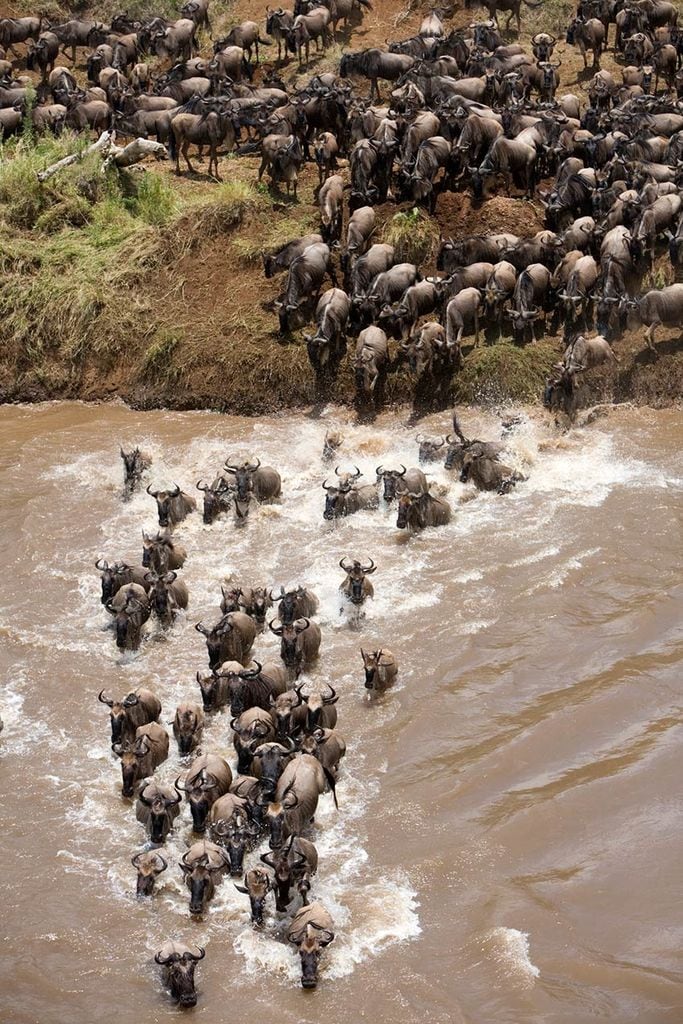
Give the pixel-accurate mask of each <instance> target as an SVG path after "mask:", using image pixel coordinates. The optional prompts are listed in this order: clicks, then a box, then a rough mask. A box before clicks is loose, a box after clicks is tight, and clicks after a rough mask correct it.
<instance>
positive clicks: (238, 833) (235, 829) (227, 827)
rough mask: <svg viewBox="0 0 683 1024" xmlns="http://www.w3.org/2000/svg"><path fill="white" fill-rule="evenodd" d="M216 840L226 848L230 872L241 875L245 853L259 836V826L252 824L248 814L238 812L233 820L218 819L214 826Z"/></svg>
mask: <svg viewBox="0 0 683 1024" xmlns="http://www.w3.org/2000/svg"><path fill="white" fill-rule="evenodd" d="M213 834H214V836H215V841H216V842H217V843H219V844H220V845H221V846H222V847H223V849H224V850H225V852H226V854H227V856H228V859H229V861H230V874H231V875H240V874H241V873H242V870H243V865H244V855H245V853H246V852H247V849H248V848H249V846H250V844H251V843H252V842H253V841H254V839H256V837H257V836H258V828H257V827H256V826H255V825H251V824H250V823H249V821H248V820H247V818H246V816H245V815H244V814H241V813H237V814H236V815H235V817H234V818H233V819H232V820H231V821H217V822H216V823H215V825H214V826H213Z"/></svg>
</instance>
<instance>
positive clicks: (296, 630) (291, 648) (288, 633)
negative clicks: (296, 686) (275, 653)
mask: <svg viewBox="0 0 683 1024" xmlns="http://www.w3.org/2000/svg"><path fill="white" fill-rule="evenodd" d="M273 622H274V620H271V621H270V622H269V623H268V625H269V626H270V628H271V630H272V631H273V633H275V635H276V636H279V637H280V657H281V658H282V660H283V662H284V663H285V666H286V667H287V668H288V669H292V670H293V671H295V672H296V673H297V674H298V673H299V672H300V671H301V665H302V663H303V658H304V650H303V645H302V644H301V643H300V641H299V637H300V635H301V634H302V633H303V632H304V630H306V629H308V627H309V626H310V624H311V620H310V619H297V620H296V622H290V623H289V624H284V623H283V624H282V625H281V626H274V625H273Z"/></svg>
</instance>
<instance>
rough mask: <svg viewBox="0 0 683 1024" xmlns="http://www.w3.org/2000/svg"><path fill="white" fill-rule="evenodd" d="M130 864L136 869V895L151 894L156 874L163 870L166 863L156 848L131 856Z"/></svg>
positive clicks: (166, 865)
mask: <svg viewBox="0 0 683 1024" xmlns="http://www.w3.org/2000/svg"><path fill="white" fill-rule="evenodd" d="M131 864H132V865H133V867H134V868H135V869H136V870H137V873H138V878H137V884H136V893H137V895H138V896H151V895H152V893H153V891H154V884H155V882H156V880H157V876H158V875H160V874H161V872H162V871H165V870H166V868H167V867H168V864H167V863H166V861H165V860H164V858H163V857H162V856H161V854H160V853H157V852H156V850H149V851H148V852H146V853H136V854H135V856H134V857H132V858H131Z"/></svg>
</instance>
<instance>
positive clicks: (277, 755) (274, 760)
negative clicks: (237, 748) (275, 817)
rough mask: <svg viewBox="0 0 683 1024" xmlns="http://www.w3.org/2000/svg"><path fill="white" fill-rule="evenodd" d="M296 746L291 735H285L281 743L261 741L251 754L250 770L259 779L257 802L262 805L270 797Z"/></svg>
mask: <svg viewBox="0 0 683 1024" xmlns="http://www.w3.org/2000/svg"><path fill="white" fill-rule="evenodd" d="M296 750H297V747H296V743H295V741H294V740H293V739H292V737H291V736H286V737H285V738H284V739H283V741H282V742H281V743H278V742H273V741H271V742H268V743H261V744H259V746H257V747H256V749H255V750H254V751H253V754H252V765H251V770H252V771H253V773H254V775H256V776H257V777H258V778H259V780H260V787H261V788H260V793H259V797H258V798H257V801H256V802H257V804H260V805H261V806H262V805H263V799H262V798H264V799H265V801H266V803H267V802H268V801H269V800H270V799H271V798H272V795H273V793H274V792H275V787H276V786H277V784H278V780H279V778H280V776H281V775H282V773H283V771H284V769H285V766H286V765H287V764H289V762H290V761H291V759H292V755H293V754H295V753H296Z"/></svg>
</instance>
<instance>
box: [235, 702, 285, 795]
mask: <svg viewBox="0 0 683 1024" xmlns="http://www.w3.org/2000/svg"><path fill="white" fill-rule="evenodd" d="M273 699H274V695H273V694H272V693H270V694H269V703H270V702H272V701H273ZM231 725H232V730H233V733H234V735H233V738H232V742H233V746H234V748H235V752H236V753H237V771H238V772H240V773H242V774H244V775H248V774H249V772H250V769H251V762H252V758H253V754H254V751H255V750H256V748H257V747H258V746H259V744H261V743H269V742H271V741H272V740H274V739H275V726H274V724H273V717H272V713H271V711H266V710H265V709H264V708H260V707H258V706H252V707H250V708H247V709H246V710H245V711H243V712H242V714H241V715H239V716H238V717H237V718H233V720H232V722H231Z"/></svg>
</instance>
